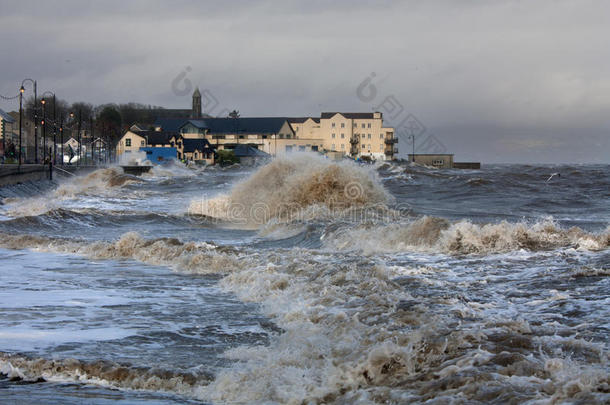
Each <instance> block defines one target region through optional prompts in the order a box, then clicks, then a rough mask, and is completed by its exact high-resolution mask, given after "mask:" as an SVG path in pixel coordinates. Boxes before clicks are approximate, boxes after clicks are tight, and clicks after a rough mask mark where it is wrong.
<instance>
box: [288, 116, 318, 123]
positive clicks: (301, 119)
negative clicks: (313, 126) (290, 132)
mask: <svg viewBox="0 0 610 405" xmlns="http://www.w3.org/2000/svg"><path fill="white" fill-rule="evenodd" d="M310 118H311V119H312V120H314V122H317V123H318V124H319V123H320V118H316V117H289V118H286V120H287V121H288V122H290V123H292V122H294V123H298V124H302V123H304V122H305V121H307V120H308V119H310Z"/></svg>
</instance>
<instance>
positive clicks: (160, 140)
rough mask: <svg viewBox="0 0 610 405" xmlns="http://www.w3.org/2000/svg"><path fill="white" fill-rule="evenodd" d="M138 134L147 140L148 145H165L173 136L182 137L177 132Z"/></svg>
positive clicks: (145, 132) (142, 132)
mask: <svg viewBox="0 0 610 405" xmlns="http://www.w3.org/2000/svg"><path fill="white" fill-rule="evenodd" d="M137 134H138V135H140V136H143V137H144V138H146V143H147V144H148V145H165V144H168V143H169V140H170V138H171V137H172V136H180V134H179V133H178V132H175V131H139V132H138V133H137Z"/></svg>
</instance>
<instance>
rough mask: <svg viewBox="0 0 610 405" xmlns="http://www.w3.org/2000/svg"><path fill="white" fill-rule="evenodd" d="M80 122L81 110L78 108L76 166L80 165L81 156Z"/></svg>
mask: <svg viewBox="0 0 610 405" xmlns="http://www.w3.org/2000/svg"><path fill="white" fill-rule="evenodd" d="M81 123H82V111H81V110H80V109H79V110H78V160H77V161H76V164H77V165H78V166H80V158H81V152H80V151H81V145H80V144H81V136H80V126H81Z"/></svg>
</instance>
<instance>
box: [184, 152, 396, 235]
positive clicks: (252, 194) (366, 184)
mask: <svg viewBox="0 0 610 405" xmlns="http://www.w3.org/2000/svg"><path fill="white" fill-rule="evenodd" d="M389 200H390V196H389V194H388V193H387V192H386V191H385V190H384V189H383V187H382V186H381V185H380V182H379V181H378V179H377V174H376V173H375V171H374V170H371V169H368V168H363V167H359V166H357V165H355V164H352V163H343V162H342V163H336V162H331V161H329V160H325V159H323V158H320V157H317V156H315V155H306V154H296V155H294V156H292V157H291V158H290V159H286V158H280V159H276V160H274V161H273V162H271V163H269V164H267V165H265V166H263V167H261V168H260V169H258V170H257V171H256V172H255V173H254V174H252V175H251V176H250V177H249V178H247V179H246V180H245V181H243V182H242V183H239V184H237V185H236V186H235V187H234V188H233V190H232V191H231V193H230V194H229V195H221V196H217V197H215V198H212V199H203V200H195V201H192V202H191V204H190V207H189V213H191V214H195V215H205V216H209V217H214V218H219V219H222V220H226V221H230V222H236V223H241V224H246V225H255V226H260V225H263V224H265V223H266V222H267V221H269V220H270V219H272V218H273V219H281V220H287V221H290V220H293V219H295V218H297V217H299V216H301V217H302V216H303V212H304V211H308V214H307V215H305V216H307V217H314V218H315V217H318V216H320V215H325V214H329V213H336V212H341V211H343V210H348V209H353V208H362V207H367V206H372V205H376V204H379V205H385V204H386V203H387V202H388V201H389Z"/></svg>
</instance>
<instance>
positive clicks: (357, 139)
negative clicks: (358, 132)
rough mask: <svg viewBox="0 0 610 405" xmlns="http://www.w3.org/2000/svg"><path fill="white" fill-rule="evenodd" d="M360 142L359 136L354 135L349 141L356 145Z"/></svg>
mask: <svg viewBox="0 0 610 405" xmlns="http://www.w3.org/2000/svg"><path fill="white" fill-rule="evenodd" d="M358 142H359V137H357V136H352V137H351V138H350V139H349V143H351V144H352V145H355V144H357V143H358Z"/></svg>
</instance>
